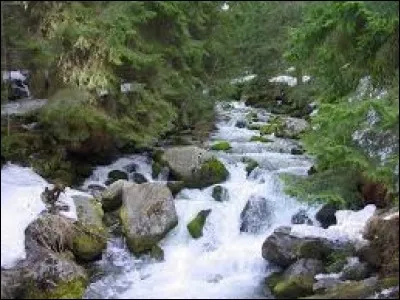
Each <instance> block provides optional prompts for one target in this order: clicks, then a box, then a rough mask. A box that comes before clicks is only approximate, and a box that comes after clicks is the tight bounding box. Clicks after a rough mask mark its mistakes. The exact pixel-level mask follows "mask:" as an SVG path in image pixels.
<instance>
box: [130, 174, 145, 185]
mask: <svg viewBox="0 0 400 300" xmlns="http://www.w3.org/2000/svg"><path fill="white" fill-rule="evenodd" d="M132 179H133V181H134V182H135V183H138V184H141V183H144V182H147V181H148V180H147V179H146V177H144V176H143V175H142V174H140V173H137V172H136V173H133V175H132Z"/></svg>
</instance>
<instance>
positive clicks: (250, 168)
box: [242, 157, 258, 176]
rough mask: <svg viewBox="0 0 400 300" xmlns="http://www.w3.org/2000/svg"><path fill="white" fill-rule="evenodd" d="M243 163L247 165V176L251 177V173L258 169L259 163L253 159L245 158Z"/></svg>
mask: <svg viewBox="0 0 400 300" xmlns="http://www.w3.org/2000/svg"><path fill="white" fill-rule="evenodd" d="M242 161H243V162H244V163H245V164H246V172H247V176H249V175H250V173H251V172H252V171H253V170H254V169H255V168H257V167H258V162H257V161H256V160H254V159H252V158H249V157H243V159H242Z"/></svg>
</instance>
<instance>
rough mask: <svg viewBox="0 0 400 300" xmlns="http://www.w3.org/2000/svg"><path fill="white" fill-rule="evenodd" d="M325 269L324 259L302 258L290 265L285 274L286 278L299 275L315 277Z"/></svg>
mask: <svg viewBox="0 0 400 300" xmlns="http://www.w3.org/2000/svg"><path fill="white" fill-rule="evenodd" d="M323 271H324V266H323V263H322V261H320V260H317V259H313V258H301V259H299V260H297V261H296V262H295V263H293V264H292V265H290V266H289V267H288V268H287V269H286V270H285V272H284V273H283V276H284V277H285V278H286V279H289V278H290V277H293V276H299V275H310V276H313V277H314V276H315V275H317V274H319V273H322V272H323Z"/></svg>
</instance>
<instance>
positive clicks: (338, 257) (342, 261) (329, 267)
mask: <svg viewBox="0 0 400 300" xmlns="http://www.w3.org/2000/svg"><path fill="white" fill-rule="evenodd" d="M347 257H348V255H347V254H346V253H343V252H334V253H331V254H330V255H329V256H328V258H327V260H326V271H327V272H328V273H339V272H341V271H342V270H343V267H344V266H345V265H346V264H347Z"/></svg>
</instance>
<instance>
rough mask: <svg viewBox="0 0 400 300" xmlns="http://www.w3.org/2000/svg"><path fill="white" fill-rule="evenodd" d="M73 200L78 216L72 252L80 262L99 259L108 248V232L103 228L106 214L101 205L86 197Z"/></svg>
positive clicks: (77, 197)
mask: <svg viewBox="0 0 400 300" xmlns="http://www.w3.org/2000/svg"><path fill="white" fill-rule="evenodd" d="M72 198H73V200H74V203H75V206H76V211H77V215H78V221H77V222H76V233H75V235H74V237H73V241H72V245H73V247H72V252H73V253H74V255H75V257H76V258H77V259H78V260H79V261H92V260H95V259H98V258H100V257H101V254H102V251H103V250H104V249H105V248H106V246H107V232H106V229H105V227H104V226H103V221H102V220H103V216H104V212H103V210H102V208H101V203H100V202H98V201H97V200H95V199H93V198H88V197H85V196H73V197H72Z"/></svg>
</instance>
